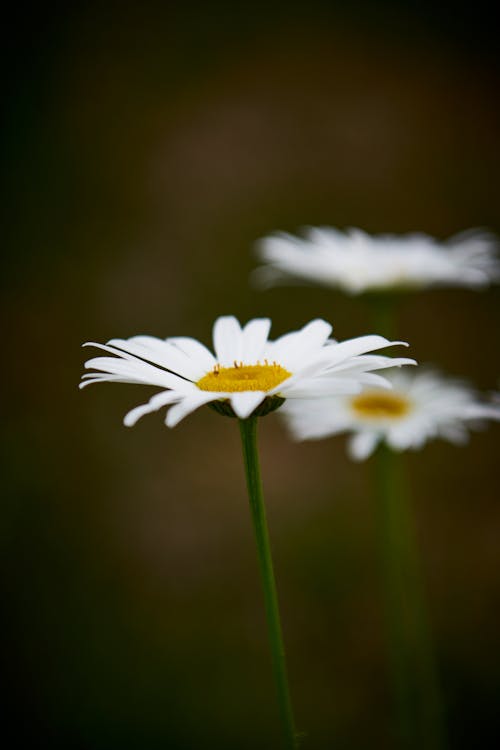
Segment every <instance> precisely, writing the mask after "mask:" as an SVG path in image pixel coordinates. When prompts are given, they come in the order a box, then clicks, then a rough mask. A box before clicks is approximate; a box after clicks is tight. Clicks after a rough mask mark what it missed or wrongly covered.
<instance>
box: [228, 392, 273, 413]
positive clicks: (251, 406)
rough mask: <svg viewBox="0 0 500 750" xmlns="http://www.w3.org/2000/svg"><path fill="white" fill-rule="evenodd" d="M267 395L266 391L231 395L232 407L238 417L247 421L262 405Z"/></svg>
mask: <svg viewBox="0 0 500 750" xmlns="http://www.w3.org/2000/svg"><path fill="white" fill-rule="evenodd" d="M266 395H267V394H266V393H264V391H240V392H239V393H232V394H231V398H230V401H231V406H232V407H233V411H234V413H235V414H236V416H237V417H239V418H240V419H246V418H247V417H249V416H250V414H251V413H252V412H253V411H254V410H255V409H256V408H257V407H258V406H259V404H261V403H262V402H263V401H264V399H265V397H266Z"/></svg>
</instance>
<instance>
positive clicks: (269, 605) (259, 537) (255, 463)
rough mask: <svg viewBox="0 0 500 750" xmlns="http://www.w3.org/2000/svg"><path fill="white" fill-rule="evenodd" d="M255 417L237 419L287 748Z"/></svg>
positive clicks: (292, 738)
mask: <svg viewBox="0 0 500 750" xmlns="http://www.w3.org/2000/svg"><path fill="white" fill-rule="evenodd" d="M257 419H258V417H250V418H248V419H240V420H239V424H240V432H241V443H242V447H243V461H244V464H245V475H246V481H247V488H248V496H249V500H250V511H251V514H252V523H253V529H254V533H255V541H256V543H257V555H258V560H259V569H260V575H261V579H262V586H263V589H264V603H265V610H266V618H267V628H268V635H269V642H270V646H271V658H272V666H273V673H274V680H275V683H276V690H277V695H278V704H279V709H280V715H281V721H282V725H283V732H284V739H285V747H286V748H287V750H296V748H298V738H297V734H296V732H295V725H294V720H293V712H292V703H291V700H290V691H289V688H288V678H287V671H286V662H285V649H284V645H283V635H282V632H281V622H280V614H279V607H278V596H277V593H276V582H275V579H274V571H273V561H272V556H271V546H270V542H269V532H268V530H267V521H266V511H265V506H264V497H263V493H262V481H261V477H260V466H259V455H258V451H257Z"/></svg>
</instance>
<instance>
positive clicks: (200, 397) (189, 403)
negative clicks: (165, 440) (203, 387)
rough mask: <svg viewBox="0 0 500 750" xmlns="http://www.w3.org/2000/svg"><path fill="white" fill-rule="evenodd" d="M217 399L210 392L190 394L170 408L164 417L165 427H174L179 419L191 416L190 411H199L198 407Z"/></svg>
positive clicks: (215, 395) (215, 394) (216, 395)
mask: <svg viewBox="0 0 500 750" xmlns="http://www.w3.org/2000/svg"><path fill="white" fill-rule="evenodd" d="M217 397H218V394H217V393H211V392H210V391H194V392H193V393H190V394H189V395H187V396H186V397H185V398H183V399H182V401H179V403H177V404H175V405H174V406H171V407H170V409H169V410H168V412H167V416H166V417H165V424H166V425H167V427H175V425H176V424H179V422H180V421H181V419H184V417H186V416H187V415H188V414H191V412H192V411H195V410H196V409H199V407H200V406H203V405H204V404H208V403H209V402H210V401H216V400H217Z"/></svg>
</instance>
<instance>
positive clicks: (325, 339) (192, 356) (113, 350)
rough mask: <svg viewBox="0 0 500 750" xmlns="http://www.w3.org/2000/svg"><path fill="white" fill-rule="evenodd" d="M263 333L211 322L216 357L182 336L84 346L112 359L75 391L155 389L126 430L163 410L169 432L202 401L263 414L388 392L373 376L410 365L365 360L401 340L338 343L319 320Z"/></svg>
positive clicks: (230, 321) (94, 364)
mask: <svg viewBox="0 0 500 750" xmlns="http://www.w3.org/2000/svg"><path fill="white" fill-rule="evenodd" d="M270 327H271V321H270V320H269V319H267V318H257V319H255V320H251V321H250V322H249V323H247V324H246V326H244V327H243V328H242V327H241V326H240V324H239V322H238V321H237V320H236V318H234V317H232V316H224V317H220V318H218V319H217V320H216V321H215V324H214V328H213V343H214V350H215V355H214V354H212V352H210V351H209V350H208V349H207V348H206V347H205V346H204V345H203V344H201V343H200V342H199V341H197V340H196V339H193V338H186V337H176V338H168V339H165V340H164V339H158V338H155V337H153V336H134V337H133V338H130V339H112V340H111V341H108V343H107V344H106V345H103V344H94V343H88V344H84V346H95V347H97V348H99V349H103V350H104V351H106V352H108V353H109V354H111V355H113V356H111V357H96V358H94V359H89V360H88V361H87V362H86V363H85V367H86V368H87V369H92V370H97V371H98V372H93V373H89V374H87V375H84V376H83V378H82V381H83V382H82V383H81V384H80V387H84V386H86V385H89V383H100V382H106V381H111V382H121V383H144V384H148V385H156V386H159V387H160V388H162V391H161V392H160V393H157V394H156V395H154V396H153V397H152V398H151V399H150V401H149V402H148V403H147V404H143V405H141V406H138V407H137V408H135V409H132V411H130V412H129V413H128V414H127V415H126V416H125V420H124V421H125V424H126V425H127V426H131V425H133V424H135V423H136V422H137V420H138V419H140V417H142V416H143V415H144V414H148V413H150V412H153V411H157V410H158V409H160V408H162V407H164V406H167V407H170V408H169V410H168V413H167V416H166V420H165V422H166V424H167V426H169V427H174V426H175V425H176V424H177V423H178V422H180V420H181V419H183V418H184V417H185V416H186V415H187V414H189V413H190V412H192V411H194V410H195V409H197V408H198V407H200V406H202V405H203V404H208V403H212V405H214V406H216V407H217V408H218V410H220V411H222V412H223V413H226V414H229V415H230V416H236V417H239V418H240V419H245V418H247V417H249V416H250V415H255V416H259V415H263V414H265V413H268V412H269V411H272V410H273V409H275V408H277V407H278V406H281V404H282V403H283V400H284V399H288V398H304V397H315V398H316V397H320V396H325V395H332V394H336V393H359V392H360V391H361V390H362V388H363V386H365V385H372V386H377V387H378V386H382V387H383V386H385V387H389V388H390V384H389V383H388V382H387V381H386V380H385V379H384V378H383V377H381V376H380V375H377V374H375V373H374V372H372V371H373V370H380V369H384V368H386V367H392V366H393V365H398V366H399V365H405V364H415V362H414V360H412V359H407V358H398V359H392V358H390V357H385V356H383V355H374V354H369V355H368V354H365V353H366V352H370V351H373V350H376V349H381V348H385V347H386V346H392V345H393V344H404V342H400V341H392V342H390V341H388V340H387V339H385V338H383V337H382V336H375V335H372V336H360V337H358V338H355V339H350V340H349V341H343V342H341V343H338V342H336V341H334V340H332V339H330V338H329V336H330V334H331V331H332V327H331V325H330V324H329V323H327V322H325V321H324V320H313V321H311V322H310V323H308V324H307V325H306V326H304V328H302V329H301V330H299V331H294V332H292V333H288V334H286V335H284V336H281V337H280V338H278V339H276V340H275V341H269V339H268V335H269V330H270ZM405 345H406V344H405Z"/></svg>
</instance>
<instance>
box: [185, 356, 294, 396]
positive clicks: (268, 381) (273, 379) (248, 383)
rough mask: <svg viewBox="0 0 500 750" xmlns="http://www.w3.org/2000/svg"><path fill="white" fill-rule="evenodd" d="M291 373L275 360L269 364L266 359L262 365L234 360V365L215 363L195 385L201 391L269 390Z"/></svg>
mask: <svg viewBox="0 0 500 750" xmlns="http://www.w3.org/2000/svg"><path fill="white" fill-rule="evenodd" d="M291 374H292V373H291V372H288V370H285V368H284V367H281V365H278V364H276V362H273V363H272V364H271V365H270V364H269V363H268V362H267V361H266V362H265V363H264V364H263V365H261V364H259V363H257V364H256V365H244V364H243V363H242V362H235V363H234V367H221V365H215V367H214V369H213V370H212V372H208V373H207V374H206V375H204V376H203V377H202V378H200V380H198V382H197V383H196V385H197V386H198V388H200V389H201V390H202V391H227V392H230V393H233V392H236V391H270V390H271V389H272V388H276V386H277V385H279V384H280V383H282V382H283V381H284V380H286V379H287V378H289V377H290V375H291Z"/></svg>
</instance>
